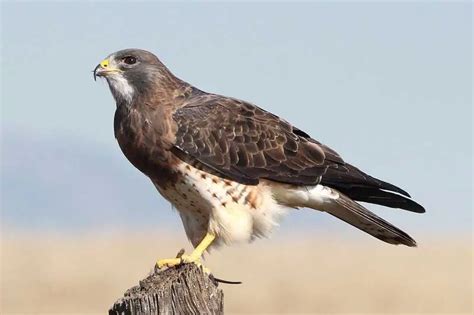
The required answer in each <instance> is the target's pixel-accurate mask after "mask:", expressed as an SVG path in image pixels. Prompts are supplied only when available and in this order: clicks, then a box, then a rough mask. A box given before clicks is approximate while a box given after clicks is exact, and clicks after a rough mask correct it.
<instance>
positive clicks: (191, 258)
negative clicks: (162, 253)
mask: <svg viewBox="0 0 474 315" xmlns="http://www.w3.org/2000/svg"><path fill="white" fill-rule="evenodd" d="M214 239H215V236H214V235H212V234H206V236H205V237H204V238H203V239H202V241H201V243H199V245H198V246H196V248H195V249H194V250H193V252H192V253H191V255H185V254H184V250H183V249H182V250H181V251H180V252H179V253H178V255H177V256H176V258H168V259H160V260H158V262H157V263H156V265H157V267H158V269H161V268H163V267H168V268H169V267H174V266H179V265H181V264H190V263H194V264H196V265H197V266H198V267H201V268H202V269H203V271H204V272H205V273H210V272H209V269H207V268H206V267H204V266H203V265H202V263H201V257H202V254H203V253H204V251H205V250H206V249H207V248H208V247H209V245H210V244H211V243H212V241H213V240H214Z"/></svg>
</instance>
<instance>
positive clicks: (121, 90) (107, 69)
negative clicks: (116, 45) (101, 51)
mask: <svg viewBox="0 0 474 315" xmlns="http://www.w3.org/2000/svg"><path fill="white" fill-rule="evenodd" d="M97 77H104V78H105V79H106V80H107V83H108V84H109V87H110V91H111V92H112V94H113V96H114V98H115V101H116V102H117V104H121V103H128V104H130V103H131V102H132V100H133V98H134V97H135V96H136V95H143V94H145V93H147V92H148V91H149V90H150V89H151V88H153V87H156V85H158V84H160V81H163V80H164V79H167V80H169V79H171V78H172V77H173V75H172V74H171V73H170V71H169V70H168V69H167V68H166V67H165V66H164V65H163V64H162V63H161V62H160V60H158V58H157V57H156V56H155V55H153V54H152V53H150V52H148V51H146V50H141V49H124V50H120V51H117V52H115V53H113V54H111V55H109V56H108V57H107V58H105V59H104V60H102V61H101V62H100V63H99V64H98V65H97V67H95V69H94V80H95V79H96V78H97Z"/></svg>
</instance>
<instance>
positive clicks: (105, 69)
mask: <svg viewBox="0 0 474 315" xmlns="http://www.w3.org/2000/svg"><path fill="white" fill-rule="evenodd" d="M92 72H93V73H94V81H97V77H105V76H107V75H108V74H110V73H118V72H122V70H120V69H118V68H114V67H112V66H111V65H110V62H109V59H104V60H102V61H101V62H100V63H99V64H98V65H97V66H96V67H95V68H94V71H92Z"/></svg>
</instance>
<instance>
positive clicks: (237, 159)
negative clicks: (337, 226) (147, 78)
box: [173, 94, 425, 212]
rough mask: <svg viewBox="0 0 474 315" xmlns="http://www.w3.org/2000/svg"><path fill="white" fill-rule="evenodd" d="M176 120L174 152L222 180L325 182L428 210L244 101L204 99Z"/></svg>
mask: <svg viewBox="0 0 474 315" xmlns="http://www.w3.org/2000/svg"><path fill="white" fill-rule="evenodd" d="M173 118H174V120H175V122H176V124H177V126H178V130H177V133H176V142H175V147H174V148H173V152H174V153H175V154H176V155H178V156H179V157H180V158H181V159H183V160H185V161H187V162H190V163H196V162H197V163H201V164H203V165H205V166H206V167H207V168H208V169H210V170H212V171H214V172H216V173H217V174H219V175H221V176H222V177H225V178H228V179H232V180H234V181H237V182H240V183H243V184H251V185H256V184H258V182H259V179H261V178H264V179H270V180H274V181H278V182H282V183H288V184H296V185H315V184H318V183H321V184H323V185H326V186H329V187H332V188H335V189H337V190H339V191H340V192H342V193H344V194H346V195H347V196H349V197H350V198H352V199H354V200H358V201H365V202H369V203H376V204H380V205H384V206H388V207H393V208H401V209H405V210H410V211H414V212H424V211H425V210H424V209H423V207H422V206H421V205H419V204H417V203H416V202H414V201H413V200H411V199H408V198H406V197H410V195H409V194H408V193H407V192H405V191H404V190H402V189H400V188H398V187H397V186H395V185H392V184H390V183H387V182H384V181H381V180H379V179H376V178H374V177H372V176H369V175H367V174H365V173H364V172H362V171H361V170H359V169H358V168H356V167H354V166H352V165H350V164H348V163H345V162H344V161H343V160H342V158H341V157H340V156H339V155H338V154H337V153H336V152H335V151H334V150H332V149H330V148H329V147H327V146H325V145H323V144H321V143H319V142H318V141H316V140H314V139H312V138H311V137H310V136H309V135H308V134H306V133H305V132H303V131H301V130H300V129H298V128H296V127H293V126H291V125H290V124H289V123H288V122H286V121H285V120H283V119H280V118H279V117H277V116H275V115H273V114H271V113H269V112H267V111H265V110H263V109H261V108H259V107H257V106H254V105H252V104H249V103H246V102H244V101H240V100H237V99H233V98H227V97H223V96H219V95H213V94H200V95H198V96H195V97H193V98H191V100H190V101H189V102H188V103H187V104H186V105H185V106H184V107H182V108H180V109H178V110H177V111H176V112H175V113H174V115H173ZM400 194H401V195H403V196H401V195H400Z"/></svg>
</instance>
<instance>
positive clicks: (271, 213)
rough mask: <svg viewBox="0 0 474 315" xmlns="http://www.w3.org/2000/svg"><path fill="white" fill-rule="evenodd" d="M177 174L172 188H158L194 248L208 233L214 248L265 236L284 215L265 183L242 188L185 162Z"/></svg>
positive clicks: (283, 209) (283, 210)
mask: <svg viewBox="0 0 474 315" xmlns="http://www.w3.org/2000/svg"><path fill="white" fill-rule="evenodd" d="M178 172H179V176H178V181H177V182H176V183H175V184H174V185H168V186H167V187H159V186H157V188H158V190H159V191H160V193H161V194H162V195H163V196H164V197H165V198H166V199H168V200H169V201H170V202H171V203H172V204H173V205H174V206H175V207H176V209H177V210H178V211H179V213H180V216H181V219H182V221H183V225H184V228H185V230H186V234H187V235H188V238H189V239H190V240H191V242H192V243H193V244H194V245H197V244H198V243H199V242H200V241H201V239H202V238H203V237H204V235H205V234H206V233H208V232H210V233H213V234H214V235H216V244H213V245H219V243H226V244H230V243H233V242H249V241H251V240H252V239H254V238H255V237H261V236H267V235H268V234H269V233H270V232H271V230H272V229H273V227H274V226H276V225H277V223H278V219H279V218H280V217H281V216H282V214H284V213H285V210H286V208H285V207H284V206H281V205H279V204H278V203H277V202H276V201H275V200H274V198H273V195H272V193H271V188H270V187H269V186H268V183H265V182H262V183H261V184H259V185H257V186H248V185H243V184H239V183H237V182H233V181H229V180H224V179H222V178H220V177H218V176H215V175H212V174H209V173H206V172H203V171H201V170H199V169H197V168H195V167H192V166H191V165H189V164H186V163H181V164H180V165H179V166H178Z"/></svg>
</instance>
